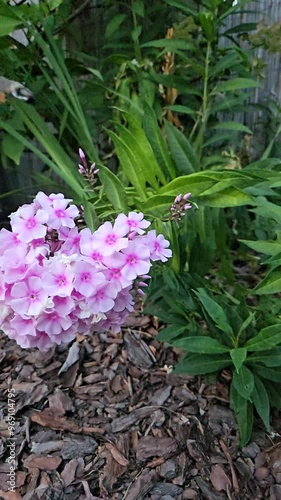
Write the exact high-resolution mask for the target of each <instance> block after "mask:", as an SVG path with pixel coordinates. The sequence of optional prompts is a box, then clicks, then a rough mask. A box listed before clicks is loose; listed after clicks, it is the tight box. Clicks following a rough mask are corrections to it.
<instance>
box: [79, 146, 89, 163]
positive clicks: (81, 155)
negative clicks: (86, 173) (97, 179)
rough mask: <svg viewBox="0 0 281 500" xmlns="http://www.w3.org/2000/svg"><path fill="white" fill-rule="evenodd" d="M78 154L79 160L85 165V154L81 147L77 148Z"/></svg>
mask: <svg viewBox="0 0 281 500" xmlns="http://www.w3.org/2000/svg"><path fill="white" fill-rule="evenodd" d="M79 156H80V158H81V161H82V163H83V165H84V167H87V161H86V156H85V153H84V151H83V149H81V148H79Z"/></svg>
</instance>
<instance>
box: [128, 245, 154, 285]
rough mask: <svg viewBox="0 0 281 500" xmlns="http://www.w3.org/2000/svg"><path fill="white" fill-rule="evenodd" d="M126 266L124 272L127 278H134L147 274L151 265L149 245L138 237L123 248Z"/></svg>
mask: <svg viewBox="0 0 281 500" xmlns="http://www.w3.org/2000/svg"><path fill="white" fill-rule="evenodd" d="M122 254H124V266H123V269H122V274H123V276H124V278H126V279H127V280H134V279H135V278H137V276H141V275H142V274H147V273H148V272H149V269H150V267H151V264H150V262H149V257H150V252H149V249H148V248H147V246H145V245H143V244H141V243H139V242H138V241H137V240H136V239H135V240H132V241H129V244H128V246H127V248H124V249H123V250H122Z"/></svg>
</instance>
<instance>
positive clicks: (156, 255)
mask: <svg viewBox="0 0 281 500" xmlns="http://www.w3.org/2000/svg"><path fill="white" fill-rule="evenodd" d="M146 244H147V246H148V248H149V250H150V258H151V260H153V261H155V260H161V262H166V261H167V260H168V259H169V258H170V257H172V250H170V249H169V248H168V246H169V245H170V243H169V241H168V240H165V238H164V236H163V234H159V235H158V236H157V235H156V231H155V230H154V229H153V230H152V231H149V232H148V233H147V236H146Z"/></svg>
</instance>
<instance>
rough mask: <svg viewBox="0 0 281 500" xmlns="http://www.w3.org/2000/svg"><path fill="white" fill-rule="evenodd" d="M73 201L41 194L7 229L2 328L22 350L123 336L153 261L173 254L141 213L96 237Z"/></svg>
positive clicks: (0, 281)
mask: <svg viewBox="0 0 281 500" xmlns="http://www.w3.org/2000/svg"><path fill="white" fill-rule="evenodd" d="M80 156H81V155H80ZM81 159H82V158H81ZM71 201H72V200H71V199H67V198H65V197H64V195H63V194H61V193H58V194H51V195H49V196H48V195H46V194H45V193H43V192H39V193H38V194H37V195H36V196H35V198H34V200H33V202H32V203H30V204H25V205H23V206H21V207H20V208H18V210H17V211H16V212H14V213H12V214H11V215H10V223H11V230H7V229H1V231H0V328H1V329H2V330H3V332H4V333H5V334H6V335H7V336H8V337H9V338H10V339H15V340H16V342H17V343H18V344H19V345H20V346H21V347H23V348H31V347H37V348H38V349H40V350H42V351H46V350H47V349H49V348H50V347H52V346H53V345H54V344H61V343H63V342H71V341H72V340H73V339H74V338H75V335H76V333H77V332H78V333H80V334H88V333H93V332H101V331H103V330H106V329H109V328H110V329H111V330H112V331H113V332H115V333H117V332H119V331H120V327H121V325H122V324H123V322H124V320H125V318H126V316H127V315H128V313H129V312H131V311H132V310H133V305H134V293H136V292H137V291H139V293H143V292H142V290H141V289H140V288H139V287H145V286H146V283H145V282H144V281H143V280H145V279H148V278H149V275H148V273H149V271H150V268H151V265H152V262H154V261H162V262H165V261H167V259H169V258H170V257H171V256H172V251H171V250H170V249H169V248H168V247H169V242H168V241H167V240H166V239H165V238H164V236H163V235H162V234H157V233H156V231H155V230H149V231H148V228H149V226H150V222H149V221H147V220H145V219H144V216H143V214H142V213H137V212H130V213H129V214H128V215H125V214H123V213H121V214H119V215H118V216H117V217H116V219H115V221H114V222H113V223H112V222H110V221H106V222H104V223H103V224H102V225H100V226H99V227H98V229H97V230H96V231H94V232H91V231H90V229H89V228H87V227H84V228H82V229H81V216H82V215H83V214H82V209H78V208H77V207H76V206H75V205H73V204H71ZM138 289H139V290H138Z"/></svg>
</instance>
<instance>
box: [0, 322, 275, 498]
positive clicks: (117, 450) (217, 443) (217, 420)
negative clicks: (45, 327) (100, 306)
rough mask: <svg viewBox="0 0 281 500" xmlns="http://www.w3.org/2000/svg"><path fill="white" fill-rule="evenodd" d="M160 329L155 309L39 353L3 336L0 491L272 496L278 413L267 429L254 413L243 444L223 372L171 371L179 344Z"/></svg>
mask: <svg viewBox="0 0 281 500" xmlns="http://www.w3.org/2000/svg"><path fill="white" fill-rule="evenodd" d="M158 330H159V325H158V322H157V319H156V318H150V317H148V316H143V315H138V314H134V315H132V316H131V317H130V318H129V320H128V321H127V324H126V325H125V327H124V328H123V330H122V333H120V334H119V335H112V334H110V333H104V334H99V335H93V336H89V337H83V336H78V337H77V339H76V341H75V342H74V343H73V344H72V345H71V346H57V347H56V348H53V349H51V350H50V351H48V352H47V353H40V352H39V351H37V350H35V349H34V350H22V349H21V348H20V347H18V346H17V345H16V344H15V342H14V341H11V340H9V339H8V338H7V337H6V336H5V335H4V334H0V389H1V391H0V414H1V422H0V498H1V499H3V500H19V499H23V500H36V499H41V500H42V499H43V500H60V499H67V500H76V499H79V500H83V499H86V500H102V499H109V500H146V499H147V500H160V499H161V500H173V499H175V500H184V499H208V500H220V499H239V500H244V499H251V500H253V499H254V500H256V499H259V498H260V499H267V498H268V499H271V500H280V499H281V424H280V419H279V420H278V413H274V412H273V415H272V429H274V431H272V433H271V434H270V435H269V434H268V433H266V431H265V430H264V428H263V426H262V423H261V422H260V421H259V420H258V419H257V420H256V422H255V427H254V433H253V437H252V441H251V442H250V443H249V444H248V445H247V446H245V447H244V448H242V449H240V448H239V436H238V432H237V427H236V423H235V419H234V416H233V412H232V411H231V409H230V407H229V382H230V376H231V375H230V373H228V372H227V370H225V371H223V372H222V373H221V374H220V375H219V377H218V378H217V379H213V380H210V379H208V380H204V379H200V378H199V377H191V376H182V375H175V374H173V373H172V368H173V366H174V365H175V364H176V362H177V360H178V358H179V356H180V352H179V351H177V350H176V349H172V348H170V347H168V346H166V345H164V344H162V343H159V342H158V341H157V340H156V335H157V332H158ZM9 389H10V390H11V389H13V390H14V394H15V397H14V403H15V404H14V406H13V405H12V406H11V408H13V407H14V408H15V409H16V414H15V428H14V435H13V436H12V438H11V436H10V431H9V425H8V417H7V415H8V410H7V408H8V390H9ZM12 394H13V393H12ZM10 395H11V391H10ZM12 403H13V402H12ZM11 443H15V447H14V448H13V446H14V445H12V446H11ZM13 449H14V451H15V460H16V464H15V467H16V471H17V472H16V488H15V491H14V492H13V491H8V482H7V481H8V473H9V471H11V464H9V463H8V457H9V456H10V457H11V456H12V454H13ZM10 477H11V476H10Z"/></svg>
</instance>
